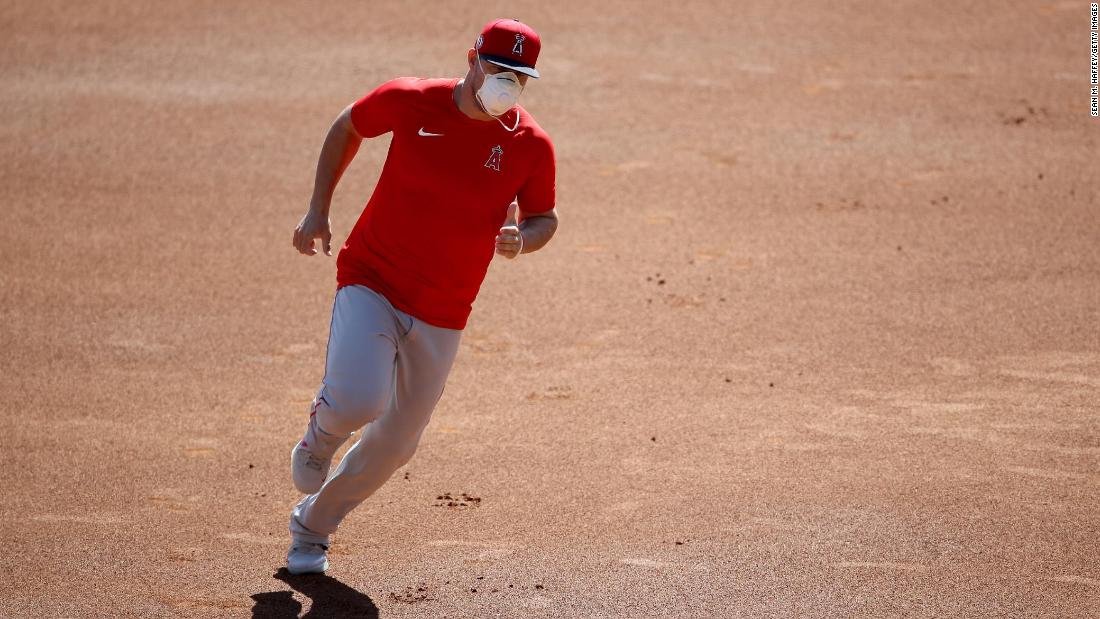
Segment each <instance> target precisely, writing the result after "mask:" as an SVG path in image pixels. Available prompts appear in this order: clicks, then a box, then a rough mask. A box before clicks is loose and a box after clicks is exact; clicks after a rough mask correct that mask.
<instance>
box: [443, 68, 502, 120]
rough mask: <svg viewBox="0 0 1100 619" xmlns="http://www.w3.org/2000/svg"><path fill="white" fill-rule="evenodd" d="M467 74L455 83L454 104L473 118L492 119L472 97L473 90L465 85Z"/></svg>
mask: <svg viewBox="0 0 1100 619" xmlns="http://www.w3.org/2000/svg"><path fill="white" fill-rule="evenodd" d="M469 77H470V76H469V75H467V76H466V77H465V78H463V79H460V80H458V84H456V85H455V89H454V94H453V96H452V98H453V99H454V102H455V105H456V106H458V109H459V111H460V112H462V113H463V114H465V115H467V116H469V117H470V118H472V119H474V120H493V117H492V116H489V115H488V114H486V113H485V110H483V109H481V106H480V105H478V104H477V100H476V99H474V91H473V89H472V88H470V87H469V86H467V83H468V80H469Z"/></svg>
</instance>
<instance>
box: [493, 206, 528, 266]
mask: <svg viewBox="0 0 1100 619" xmlns="http://www.w3.org/2000/svg"><path fill="white" fill-rule="evenodd" d="M517 206H518V205H517V204H516V203H515V202H513V203H512V205H511V206H509V207H508V216H507V217H505V218H504V225H503V226H501V227H500V232H499V233H498V234H497V239H496V241H497V253H498V254H500V255H501V256H504V257H505V258H507V259H509V260H511V259H513V258H515V257H516V256H518V255H519V254H520V252H522V251H523V231H522V230H520V229H519V224H518V223H516V208H517Z"/></svg>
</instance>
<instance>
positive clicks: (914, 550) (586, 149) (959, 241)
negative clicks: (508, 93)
mask: <svg viewBox="0 0 1100 619" xmlns="http://www.w3.org/2000/svg"><path fill="white" fill-rule="evenodd" d="M958 4H959V3H956V2H948V1H947V0H934V1H930V2H877V1H872V0H863V1H845V2H834V3H815V2H794V3H785V4H784V5H783V6H782V8H779V7H777V5H776V3H772V2H765V1H763V0H749V1H746V2H738V3H727V2H717V1H714V2H698V3H694V2H644V3H642V2H626V1H614V0H605V1H604V2H598V3H593V2H573V1H569V2H555V3H549V2H545V3H533V2H530V3H521V4H515V3H504V2H492V3H473V2H448V3H430V4H428V3H425V5H424V6H419V5H416V6H414V5H412V4H411V3H401V2H357V3H325V4H324V5H320V6H323V8H318V5H314V4H312V3H300V4H296V5H294V6H283V7H280V8H272V7H271V5H270V3H244V2H239V3H238V2H179V3H138V2H134V3H123V2H89V3H61V2H53V1H50V2H46V1H39V2H14V3H7V6H5V8H4V10H3V11H2V12H0V83H2V84H3V87H2V88H0V105H2V109H3V112H2V113H0V115H2V118H3V121H2V124H0V172H2V175H3V183H0V203H2V204H3V218H2V221H3V225H0V234H2V237H0V295H2V296H0V318H2V321H0V325H2V326H0V343H2V345H3V351H4V352H3V354H2V355H0V404H2V405H3V410H4V414H3V415H0V421H2V424H3V425H2V427H0V458H2V460H0V465H2V467H0V482H2V484H3V501H2V504H0V513H2V516H3V520H4V523H5V527H4V532H3V537H2V542H3V544H2V547H3V549H4V551H5V555H4V557H3V559H2V560H0V617H3V618H23V617H28V618H29V617H100V616H102V617H124V616H125V617H130V616H133V617H177V616H183V617H221V616H225V617H242V616H258V617H296V616H299V615H301V614H302V613H303V612H306V611H310V609H312V610H311V612H310V614H309V616H310V617H328V616H381V617H574V616H576V617H653V616H667V617H1100V560H1098V557H1100V329H1098V324H1100V166H1098V162H1100V156H1098V153H1100V144H1098V137H1100V121H1098V120H1097V119H1096V118H1091V117H1090V116H1089V96H1088V95H1089V92H1088V79H1089V66H1088V60H1089V48H1088V40H1089V5H1088V3H1087V2H1044V1H1040V2H1024V1H1013V2H998V3H973V4H974V6H972V7H971V8H960V7H958V6H957V5H958ZM962 4H967V5H969V4H970V3H962ZM978 4H981V6H977V5H978ZM162 5H164V6H162ZM825 5H832V6H825ZM497 16H514V17H518V18H521V19H523V20H524V21H526V22H528V23H530V24H531V25H533V26H534V27H535V28H536V29H538V30H539V31H540V33H541V34H542V37H543V41H544V47H543V52H542V56H541V58H540V63H539V67H540V69H541V70H542V72H543V75H544V79H542V80H540V81H539V82H538V83H533V84H532V85H531V86H530V87H529V88H528V92H527V93H526V94H525V95H524V99H523V101H524V104H525V105H526V107H527V108H528V109H529V110H531V112H532V113H533V114H534V115H535V116H536V117H537V118H538V120H539V122H540V123H541V124H542V125H543V127H545V128H546V129H547V131H548V132H549V133H550V135H551V136H552V137H553V138H554V140H555V144H556V146H557V153H558V158H559V161H558V170H559V176H558V194H559V207H558V208H559V212H560V214H561V218H562V225H561V228H560V230H559V233H558V235H557V237H556V238H555V239H554V240H553V241H552V242H551V244H550V245H549V246H548V247H547V248H546V249H545V250H544V251H542V252H539V253H536V254H531V255H527V256H523V257H522V258H520V259H518V260H516V261H514V262H509V261H505V260H501V259H497V260H496V261H494V264H493V265H492V267H491V268H490V273H489V276H488V278H487V280H486V282H485V285H484V287H483V288H482V292H481V295H480V296H479V299H478V302H477V304H476V305H475V308H474V313H473V316H472V317H471V321H470V325H469V327H468V329H467V330H466V333H465V335H464V339H463V344H462V350H461V352H460V354H459V358H458V361H457V364H456V367H455V370H454V372H453V373H452V375H451V378H450V381H449V383H448V387H447V390H446V393H445V395H444V397H443V399H442V401H441V403H440V405H439V408H438V409H437V410H436V413H435V417H434V419H433V421H432V424H431V425H430V426H429V429H428V432H427V434H426V436H425V439H424V441H423V442H422V444H421V447H420V451H419V452H418V453H417V455H416V457H415V458H414V459H413V461H412V463H411V464H410V465H408V466H407V467H406V468H405V469H403V470H401V471H399V472H398V473H397V475H395V476H394V478H393V479H392V480H391V481H390V482H389V483H388V484H387V485H386V486H385V487H384V488H383V489H382V490H381V491H380V492H379V493H378V494H376V495H375V496H374V497H372V498H371V499H370V500H369V501H368V502H367V503H365V504H363V505H362V506H361V507H360V508H359V509H358V510H356V511H355V512H353V514H352V515H351V516H350V517H349V518H348V519H347V521H345V523H344V524H343V526H342V528H341V530H340V531H339V532H338V534H337V535H336V536H335V537H334V546H333V550H332V568H331V569H330V571H329V574H328V576H325V577H294V576H289V575H287V574H286V573H285V572H280V571H278V570H279V569H280V568H281V567H282V565H283V561H284V553H285V551H286V546H287V543H288V533H287V529H286V526H287V518H288V514H289V510H290V508H291V507H292V506H293V504H294V502H295V501H296V500H297V498H298V495H297V494H296V493H295V491H294V489H293V486H292V485H291V482H290V477H289V471H288V460H289V451H290V449H291V447H292V446H293V445H294V443H295V441H296V440H297V439H298V438H299V437H300V435H301V431H302V429H303V427H304V423H305V420H306V414H307V412H306V407H307V404H308V401H309V399H310V397H311V395H312V392H313V391H314V390H315V389H316V386H317V384H318V382H319V380H320V378H321V373H322V371H323V368H324V359H323V352H324V346H325V340H326V338H327V328H328V323H329V312H330V309H331V300H332V294H333V292H334V286H335V276H334V272H335V263H334V260H333V259H331V258H324V257H313V258H308V259H307V258H304V257H302V256H300V255H298V254H297V253H296V252H295V251H294V250H293V248H292V247H291V233H292V230H293V227H294V225H295V224H296V223H297V221H298V219H299V218H300V217H301V215H302V214H303V213H304V210H305V208H306V206H307V204H308V199H309V195H310V192H311V188H312V181H313V171H314V166H315V163H316V157H317V154H318V150H319V148H320V144H321V141H322V139H323V137H324V134H325V131H326V130H327V128H328V126H329V123H330V122H331V121H332V119H333V118H334V117H335V115H336V114H337V113H338V112H339V111H340V109H341V108H343V106H345V105H347V104H348V103H349V102H351V101H352V100H354V99H355V98H357V97H359V96H360V95H362V94H364V93H365V92H367V91H368V90H370V89H371V88H373V87H374V86H376V85H377V84H379V83H381V82H382V81H384V80H386V79H389V78H391V77H395V76H400V75H424V76H459V75H460V74H462V73H463V72H464V70H465V51H466V49H467V48H468V47H469V46H470V45H471V44H472V42H473V38H474V37H475V35H476V32H477V30H478V29H479V28H480V27H481V26H482V25H483V24H484V23H485V22H487V21H488V20H489V19H490V18H492V17H497ZM386 143H387V138H384V137H383V138H380V139H378V140H374V141H369V142H365V143H364V146H363V149H362V150H361V151H360V154H359V156H358V158H357V159H356V161H355V163H354V164H353V165H352V167H351V168H350V170H349V172H348V173H347V175H346V176H345V179H344V181H343V182H342V184H341V186H340V188H339V189H338V191H337V194H336V199H335V201H334V206H333V213H334V214H333V224H334V231H335V233H336V236H337V239H338V240H339V241H342V240H343V238H344V237H345V236H346V235H347V233H348V230H349V229H350V227H351V225H352V223H353V222H354V221H355V218H356V217H357V216H358V214H359V212H360V210H361V209H362V206H363V204H364V202H365V200H366V198H367V197H368V196H369V194H370V191H371V188H372V187H373V183H374V181H375V180H376V178H377V174H378V171H379V170H380V165H381V163H382V162H383V161H384V158H385V154H386ZM451 503H454V505H450V504H451Z"/></svg>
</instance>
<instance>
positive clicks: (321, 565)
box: [286, 540, 328, 574]
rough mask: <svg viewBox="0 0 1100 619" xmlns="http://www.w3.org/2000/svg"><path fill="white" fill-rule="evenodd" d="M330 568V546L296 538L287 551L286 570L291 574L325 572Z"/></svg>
mask: <svg viewBox="0 0 1100 619" xmlns="http://www.w3.org/2000/svg"><path fill="white" fill-rule="evenodd" d="M327 569H328V546H327V545H325V544H318V543H315V542H303V541H298V540H295V541H294V542H292V543H291V544H290V550H288V551H287V552H286V571H288V572H290V573H291V574H324V573H325V570H327Z"/></svg>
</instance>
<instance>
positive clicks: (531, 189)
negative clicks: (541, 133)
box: [516, 138, 557, 213]
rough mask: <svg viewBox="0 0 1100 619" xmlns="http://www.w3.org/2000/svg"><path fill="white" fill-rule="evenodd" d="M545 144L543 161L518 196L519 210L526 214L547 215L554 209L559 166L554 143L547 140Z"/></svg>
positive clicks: (537, 165)
mask: <svg viewBox="0 0 1100 619" xmlns="http://www.w3.org/2000/svg"><path fill="white" fill-rule="evenodd" d="M544 144H545V147H544V149H543V153H542V159H541V160H540V161H539V163H538V164H536V166H535V169H534V171H533V172H532V174H531V176H530V178H528V179H527V182H526V183H524V184H523V187H521V188H520V190H519V194H518V195H517V196H516V198H517V200H519V209H520V210H521V211H523V212H524V213H545V212H546V211H549V210H550V209H552V208H554V202H555V200H556V195H555V192H556V182H557V181H556V177H557V164H556V162H555V156H554V145H553V143H551V142H550V140H549V139H548V138H547V139H546V140H545V142H544Z"/></svg>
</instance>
